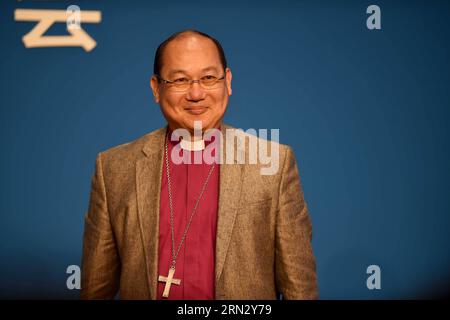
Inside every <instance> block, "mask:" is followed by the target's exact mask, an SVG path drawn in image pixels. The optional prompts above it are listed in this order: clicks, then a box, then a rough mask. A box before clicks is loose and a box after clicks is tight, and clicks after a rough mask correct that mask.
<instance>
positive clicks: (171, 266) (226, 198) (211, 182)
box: [81, 30, 317, 299]
mask: <svg viewBox="0 0 450 320" xmlns="http://www.w3.org/2000/svg"><path fill="white" fill-rule="evenodd" d="M231 79H232V75H231V70H230V69H229V68H228V67H227V63H226V59H225V54H224V52H223V49H222V47H221V45H220V44H219V42H218V41H217V40H215V39H213V38H212V37H210V36H208V35H206V34H204V33H201V32H198V31H195V30H186V31H182V32H179V33H176V34H174V35H172V36H171V37H169V38H168V39H167V40H166V41H164V42H163V43H162V44H161V45H160V46H159V47H158V49H157V52H156V55H155V64H154V75H153V76H152V78H151V82H150V85H151V88H152V91H153V94H154V97H155V101H156V102H157V103H158V104H159V105H160V108H161V111H162V113H163V115H164V117H165V119H166V120H167V123H168V125H167V127H166V128H162V129H159V130H156V131H154V132H151V133H149V134H147V135H145V136H143V137H141V138H139V139H137V140H135V141H133V142H130V143H127V144H124V145H120V146H117V147H115V148H112V149H110V150H107V151H105V152H101V153H100V154H99V155H98V157H97V160H96V170H95V174H94V176H93V179H92V191H91V197H90V204H89V210H88V213H87V215H86V219H85V233H84V245H83V261H82V285H81V286H82V288H81V297H82V298H85V299H98V298H100V299H109V298H114V297H115V296H116V294H117V292H119V296H120V298H122V299H276V298H277V297H278V294H280V293H281V294H282V295H283V298H284V299H315V298H317V283H316V271H315V259H314V256H313V252H312V248H311V234H312V231H311V223H310V218H309V214H308V210H307V206H306V203H305V200H304V198H303V192H302V189H301V185H300V179H299V175H298V170H297V166H296V161H295V157H294V154H293V152H292V150H291V149H290V148H289V147H288V146H285V145H278V144H277V145H276V146H277V147H279V163H280V165H279V170H277V172H275V173H274V174H271V175H262V174H261V170H260V169H261V166H262V164H260V163H257V164H248V163H239V162H237V160H236V157H237V154H238V152H237V149H233V151H236V154H234V153H233V154H232V155H231V159H232V160H234V161H231V163H229V162H226V163H223V162H220V163H219V162H217V161H215V162H213V163H211V162H209V163H207V162H206V161H201V163H192V161H191V162H188V161H183V162H182V163H179V161H178V163H176V161H175V160H174V159H175V157H176V156H177V155H179V154H180V152H181V157H182V159H192V158H196V157H197V156H200V158H202V156H204V155H205V152H206V150H207V149H208V147H210V146H211V144H212V143H216V144H215V146H217V145H221V144H217V142H220V141H219V140H221V139H223V141H221V143H224V142H225V140H226V139H227V138H226V135H219V136H215V137H218V138H217V139H218V140H216V138H214V139H213V138H211V139H209V140H208V139H206V137H205V136H206V132H208V130H214V129H216V130H218V132H220V133H224V131H226V130H228V129H230V127H228V126H226V125H224V124H222V119H223V116H224V113H225V110H226V108H227V104H228V99H229V96H230V95H231ZM199 122H200V123H201V125H202V127H201V131H200V135H198V134H197V135H195V131H196V130H195V129H196V128H195V127H194V126H195V124H196V123H199ZM180 130H181V132H184V133H186V132H188V133H190V134H189V135H187V136H186V135H179V134H178V135H177V134H175V133H176V132H179V131H180ZM183 130H184V131H183ZM192 134H194V135H193V136H192ZM221 136H222V137H223V138H221ZM257 139H258V141H260V142H261V141H262V140H261V139H259V138H257ZM229 140H230V139H228V142H229ZM240 147H241V148H243V149H242V150H240V151H241V152H243V154H244V155H245V156H247V157H249V156H251V153H252V152H254V150H251V148H250V147H249V145H246V144H245V145H244V146H243V147H242V144H241V145H240ZM177 148H178V149H177ZM227 150H228V149H227ZM221 152H222V149H219V151H218V152H217V153H215V154H214V155H215V156H218V155H222V153H221ZM227 152H228V151H223V155H225V154H226V153H227ZM203 158H204V157H203ZM215 159H217V158H215Z"/></svg>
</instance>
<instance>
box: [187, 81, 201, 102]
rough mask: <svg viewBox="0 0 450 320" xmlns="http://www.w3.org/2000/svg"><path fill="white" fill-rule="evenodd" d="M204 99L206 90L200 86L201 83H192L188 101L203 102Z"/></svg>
mask: <svg viewBox="0 0 450 320" xmlns="http://www.w3.org/2000/svg"><path fill="white" fill-rule="evenodd" d="M204 97H205V90H204V89H203V88H202V87H201V86H200V83H198V82H197V81H196V82H194V83H191V86H190V87H189V90H188V92H187V96H186V98H187V99H188V100H195V101H198V100H203V99H204Z"/></svg>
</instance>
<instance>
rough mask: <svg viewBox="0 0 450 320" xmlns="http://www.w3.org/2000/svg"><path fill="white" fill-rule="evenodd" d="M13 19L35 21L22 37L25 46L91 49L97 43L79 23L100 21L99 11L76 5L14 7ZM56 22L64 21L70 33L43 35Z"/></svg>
mask: <svg viewBox="0 0 450 320" xmlns="http://www.w3.org/2000/svg"><path fill="white" fill-rule="evenodd" d="M14 20H15V21H37V22H38V23H37V24H36V26H35V27H34V28H33V29H31V31H30V32H28V33H27V34H26V35H24V36H23V37H22V41H23V43H24V45H25V47H26V48H42V47H82V48H83V49H84V50H86V51H88V52H89V51H91V50H92V49H94V48H95V46H96V45H97V42H95V40H94V39H92V37H91V36H90V35H89V34H88V33H87V32H86V31H85V30H84V29H83V28H82V27H81V23H82V22H84V23H100V22H101V20H102V16H101V12H100V11H86V10H85V11H81V10H80V8H79V7H78V6H76V5H71V6H69V7H68V8H67V10H41V9H16V10H15V11H14ZM56 22H64V23H66V26H67V31H68V32H69V33H70V35H64V36H45V35H44V33H45V32H46V31H47V30H48V29H49V28H50V27H51V26H52V25H53V24H54V23H56Z"/></svg>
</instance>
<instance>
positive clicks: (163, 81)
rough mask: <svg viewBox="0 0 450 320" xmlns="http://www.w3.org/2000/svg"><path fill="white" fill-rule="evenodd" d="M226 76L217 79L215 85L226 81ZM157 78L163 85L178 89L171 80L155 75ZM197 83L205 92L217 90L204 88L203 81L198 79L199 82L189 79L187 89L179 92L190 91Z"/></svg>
mask: <svg viewBox="0 0 450 320" xmlns="http://www.w3.org/2000/svg"><path fill="white" fill-rule="evenodd" d="M225 76H226V75H225V74H224V75H223V76H222V77H220V78H217V80H216V82H214V84H216V83H217V82H219V81H222V80H224V79H225ZM155 77H156V78H158V80H159V81H160V82H162V83H164V84H172V85H174V86H173V88H176V85H175V84H174V83H175V81H170V80H167V79H163V78H162V77H161V76H160V75H158V74H155ZM196 82H197V83H198V84H199V85H200V87H202V88H203V89H205V90H213V89H215V88H206V87H204V86H203V85H202V83H201V79H197V80H194V79H188V83H189V86H188V87H186V89H183V90H179V91H178V92H185V91H189V89H190V88H191V86H192V84H194V83H196Z"/></svg>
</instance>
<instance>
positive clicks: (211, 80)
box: [156, 75, 225, 92]
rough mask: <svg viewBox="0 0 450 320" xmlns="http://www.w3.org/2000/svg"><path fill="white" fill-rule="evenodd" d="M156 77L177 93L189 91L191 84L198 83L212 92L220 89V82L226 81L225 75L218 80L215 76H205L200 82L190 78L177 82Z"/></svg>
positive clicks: (176, 80) (177, 80)
mask: <svg viewBox="0 0 450 320" xmlns="http://www.w3.org/2000/svg"><path fill="white" fill-rule="evenodd" d="M156 77H157V78H158V79H159V81H160V82H162V83H164V84H166V85H168V87H169V88H170V89H171V90H173V91H177V92H183V91H187V90H189V88H190V87H191V84H193V83H195V82H197V83H198V84H199V85H200V86H201V87H202V88H203V89H206V90H211V89H217V88H218V87H219V81H221V80H223V79H225V75H223V76H222V77H220V78H217V77H215V76H210V75H208V76H204V77H201V78H200V79H198V80H191V79H188V78H184V77H183V78H178V79H175V80H172V81H171V80H166V79H163V78H161V77H160V76H159V75H156Z"/></svg>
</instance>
